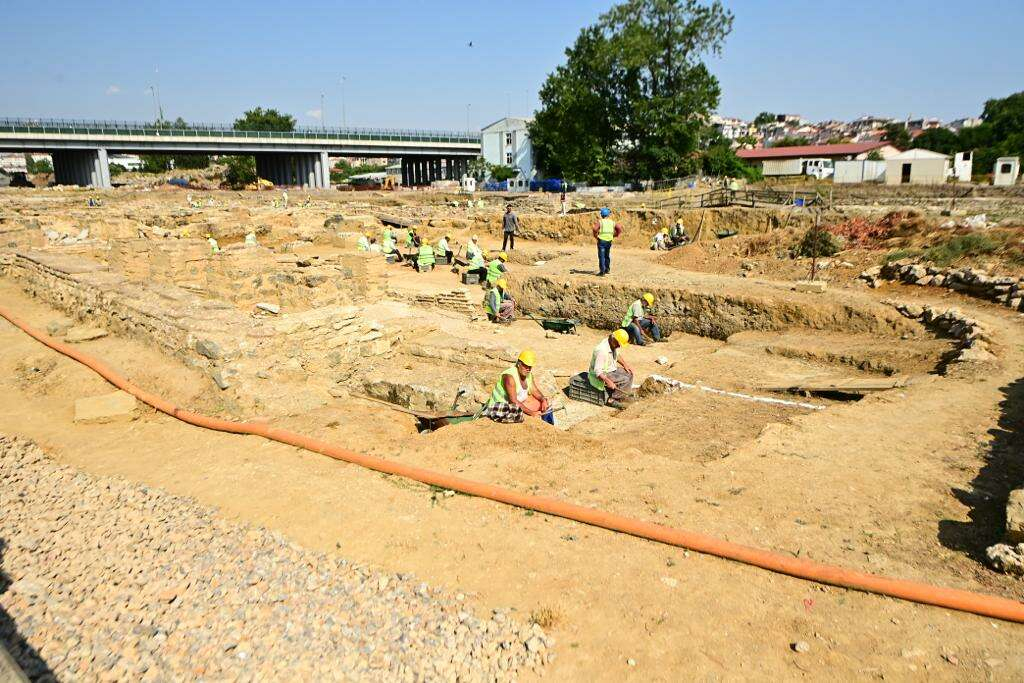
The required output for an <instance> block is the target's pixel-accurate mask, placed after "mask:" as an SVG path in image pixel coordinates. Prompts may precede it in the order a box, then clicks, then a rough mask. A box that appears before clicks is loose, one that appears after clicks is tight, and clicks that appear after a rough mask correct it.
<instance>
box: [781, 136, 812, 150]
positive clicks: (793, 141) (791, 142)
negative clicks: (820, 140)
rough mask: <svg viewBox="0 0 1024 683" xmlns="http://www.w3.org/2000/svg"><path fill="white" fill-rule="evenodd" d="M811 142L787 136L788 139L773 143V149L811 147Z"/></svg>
mask: <svg viewBox="0 0 1024 683" xmlns="http://www.w3.org/2000/svg"><path fill="white" fill-rule="evenodd" d="M809 144H811V141H810V140H808V139H807V138H803V137H799V136H793V135H787V136H786V137H784V138H782V139H781V140H778V141H776V142H773V143H772V147H801V146H803V145H809Z"/></svg>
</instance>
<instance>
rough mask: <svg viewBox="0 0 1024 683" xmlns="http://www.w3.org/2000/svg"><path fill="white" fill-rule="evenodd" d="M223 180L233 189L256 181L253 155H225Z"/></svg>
mask: <svg viewBox="0 0 1024 683" xmlns="http://www.w3.org/2000/svg"><path fill="white" fill-rule="evenodd" d="M227 167H228V168H227V171H225V173H224V180H225V181H227V183H228V185H230V186H231V187H233V188H235V189H239V188H242V187H244V186H246V185H248V184H249V183H254V182H256V158H255V157H253V156H233V157H227Z"/></svg>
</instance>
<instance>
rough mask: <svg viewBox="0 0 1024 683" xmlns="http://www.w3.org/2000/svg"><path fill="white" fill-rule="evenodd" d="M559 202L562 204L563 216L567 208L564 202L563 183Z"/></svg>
mask: <svg viewBox="0 0 1024 683" xmlns="http://www.w3.org/2000/svg"><path fill="white" fill-rule="evenodd" d="M561 202H562V215H563V216H564V215H565V214H566V209H567V208H568V205H567V204H566V202H565V183H562V196H561Z"/></svg>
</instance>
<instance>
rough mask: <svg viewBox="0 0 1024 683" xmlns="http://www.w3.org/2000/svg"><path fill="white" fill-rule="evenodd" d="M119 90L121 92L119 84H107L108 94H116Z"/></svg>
mask: <svg viewBox="0 0 1024 683" xmlns="http://www.w3.org/2000/svg"><path fill="white" fill-rule="evenodd" d="M119 92H121V86H119V85H108V86H107V94H108V95H116V94H117V93H119Z"/></svg>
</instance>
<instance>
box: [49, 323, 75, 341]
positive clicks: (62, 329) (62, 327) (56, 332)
mask: <svg viewBox="0 0 1024 683" xmlns="http://www.w3.org/2000/svg"><path fill="white" fill-rule="evenodd" d="M74 325H75V321H74V320H72V319H71V318H57V319H56V320H51V321H50V323H49V324H48V325H47V326H46V334H48V335H50V336H51V337H61V336H63V335H65V334H67V331H68V330H70V329H71V328H72V327H74Z"/></svg>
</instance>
